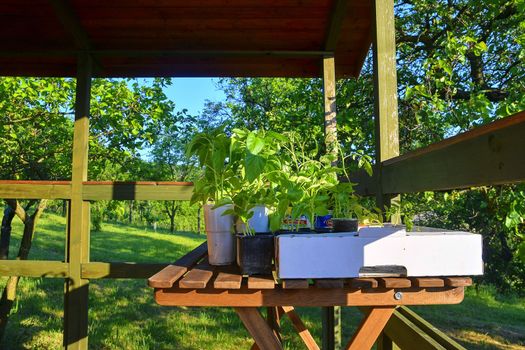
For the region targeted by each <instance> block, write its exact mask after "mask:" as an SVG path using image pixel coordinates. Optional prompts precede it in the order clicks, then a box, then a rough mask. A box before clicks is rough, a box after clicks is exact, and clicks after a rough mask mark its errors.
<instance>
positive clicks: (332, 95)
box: [312, 56, 341, 349]
mask: <svg viewBox="0 0 525 350" xmlns="http://www.w3.org/2000/svg"><path fill="white" fill-rule="evenodd" d="M335 84H336V80H335V60H334V57H333V56H325V57H323V97H324V134H325V145H326V153H327V154H332V155H333V157H334V159H333V161H332V164H333V165H334V166H337V156H338V153H339V143H338V141H337V107H336V87H335ZM312 221H314V220H312ZM322 323H323V349H339V348H340V347H341V308H340V307H339V306H335V307H325V308H323V310H322Z"/></svg>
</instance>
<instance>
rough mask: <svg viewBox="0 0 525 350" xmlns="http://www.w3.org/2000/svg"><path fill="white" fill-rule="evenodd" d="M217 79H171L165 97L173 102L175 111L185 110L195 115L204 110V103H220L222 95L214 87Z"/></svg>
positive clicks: (222, 98)
mask: <svg viewBox="0 0 525 350" xmlns="http://www.w3.org/2000/svg"><path fill="white" fill-rule="evenodd" d="M217 81H218V78H173V79H172V82H173V84H172V85H171V86H169V87H168V88H167V89H166V95H167V96H168V98H170V99H171V100H173V101H175V104H176V108H177V110H182V109H184V108H186V109H187V110H188V112H189V113H190V114H193V115H196V114H198V113H200V112H201V111H202V110H203V108H204V102H205V101H206V100H210V101H222V100H224V99H225V96H224V93H223V92H222V91H220V90H219V89H217V88H216V87H215V85H216V83H217Z"/></svg>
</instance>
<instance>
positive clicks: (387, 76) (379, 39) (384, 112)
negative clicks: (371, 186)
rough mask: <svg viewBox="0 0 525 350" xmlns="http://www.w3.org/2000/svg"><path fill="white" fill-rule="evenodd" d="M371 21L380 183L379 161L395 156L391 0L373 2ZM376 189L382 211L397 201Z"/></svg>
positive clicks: (395, 218) (396, 126) (396, 134)
mask: <svg viewBox="0 0 525 350" xmlns="http://www.w3.org/2000/svg"><path fill="white" fill-rule="evenodd" d="M373 23H374V25H373V49H374V50H373V52H374V107H375V108H374V109H375V126H376V130H375V137H376V164H379V166H378V167H377V168H376V176H377V179H378V180H379V183H380V184H381V183H382V182H381V178H382V176H383V174H382V173H383V171H382V166H381V165H382V163H383V162H384V161H386V160H388V159H390V158H393V157H396V156H398V155H399V123H398V115H397V114H398V112H397V68H396V38H395V17H394V0H375V1H374V16H373ZM377 190H378V192H377V193H376V202H377V205H378V207H379V208H381V209H382V210H383V209H385V208H386V207H388V206H389V205H390V203H391V201H392V200H393V201H398V200H399V198H395V199H393V198H391V197H390V196H388V195H386V194H385V192H384V190H383V189H382V188H381V186H378V188H377ZM398 221H399V216H398V215H394V216H392V222H398Z"/></svg>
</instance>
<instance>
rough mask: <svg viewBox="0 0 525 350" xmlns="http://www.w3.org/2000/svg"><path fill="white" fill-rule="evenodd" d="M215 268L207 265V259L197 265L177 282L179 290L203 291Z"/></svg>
mask: <svg viewBox="0 0 525 350" xmlns="http://www.w3.org/2000/svg"><path fill="white" fill-rule="evenodd" d="M214 269H215V267H213V266H211V265H210V264H209V263H208V259H205V261H203V262H201V263H199V264H198V265H196V266H195V267H194V268H192V269H191V270H189V271H188V273H186V275H184V277H183V278H182V279H181V280H180V281H179V288H191V289H203V288H206V286H207V285H208V282H209V281H210V279H211V278H212V277H213V271H214Z"/></svg>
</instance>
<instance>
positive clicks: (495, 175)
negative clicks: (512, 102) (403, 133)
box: [382, 112, 525, 193]
mask: <svg viewBox="0 0 525 350" xmlns="http://www.w3.org/2000/svg"><path fill="white" fill-rule="evenodd" d="M523 135H525V112H520V113H517V114H515V115H513V116H510V117H506V118H503V119H500V120H497V121H495V122H492V123H490V124H487V125H484V126H481V127H478V128H475V129H472V130H471V131H467V132H465V133H462V134H459V135H457V136H454V137H451V138H449V139H447V140H444V141H441V142H438V143H435V144H433V145H430V146H428V147H424V148H422V149H419V150H416V151H414V152H410V153H407V154H405V155H402V156H400V157H396V158H393V159H390V160H388V161H386V162H384V163H383V178H382V184H383V189H384V191H385V192H386V193H409V192H421V191H438V190H450V189H461V188H470V187H475V186H485V185H498V184H507V183H516V182H523V181H525V158H524V157H522V154H521V151H522V150H523V149H525V137H523Z"/></svg>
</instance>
